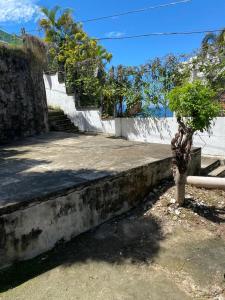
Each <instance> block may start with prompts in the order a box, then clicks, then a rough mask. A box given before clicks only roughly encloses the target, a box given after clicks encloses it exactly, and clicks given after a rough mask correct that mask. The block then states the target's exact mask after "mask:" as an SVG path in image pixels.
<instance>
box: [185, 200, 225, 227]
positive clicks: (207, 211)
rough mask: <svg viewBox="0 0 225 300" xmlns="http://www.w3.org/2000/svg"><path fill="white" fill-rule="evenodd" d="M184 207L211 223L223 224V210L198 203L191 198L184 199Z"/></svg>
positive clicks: (224, 216)
mask: <svg viewBox="0 0 225 300" xmlns="http://www.w3.org/2000/svg"><path fill="white" fill-rule="evenodd" d="M184 207H185V208H187V209H190V210H192V211H193V212H194V213H196V214H198V215H199V216H201V217H203V218H205V219H207V220H209V221H211V222H213V223H218V224H220V223H225V208H219V207H216V206H215V205H205V204H202V203H198V202H196V201H195V200H194V199H193V198H186V199H185V203H184Z"/></svg>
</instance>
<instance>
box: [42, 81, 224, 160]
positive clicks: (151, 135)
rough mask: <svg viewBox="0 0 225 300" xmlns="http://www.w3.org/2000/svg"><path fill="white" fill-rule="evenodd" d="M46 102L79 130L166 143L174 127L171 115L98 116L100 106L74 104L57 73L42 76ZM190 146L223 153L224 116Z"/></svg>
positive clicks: (174, 129)
mask: <svg viewBox="0 0 225 300" xmlns="http://www.w3.org/2000/svg"><path fill="white" fill-rule="evenodd" d="M44 79H45V86H46V93H47V101H48V104H49V105H52V106H58V107H60V108H61V109H62V110H63V111H64V112H65V113H66V114H67V115H68V117H69V118H70V119H71V120H72V122H73V123H74V124H75V125H76V126H78V127H79V129H80V130H81V131H92V132H102V133H105V134H110V135H115V136H120V137H124V138H126V139H128V140H131V141H140V142H150V143H163V144H170V141H171V138H172V137H173V136H174V135H175V133H176V130H177V122H176V119H175V118H162V119H156V118H155V119H153V118H118V119H112V120H102V119H101V112H100V110H82V111H78V110H76V108H75V101H74V97H73V96H68V95H67V94H66V89H65V85H64V84H60V83H59V82H58V77H57V76H56V75H53V76H47V75H45V76H44ZM194 146H195V147H201V148H202V154H203V155H212V156H213V155H216V156H221V157H225V117H221V118H217V119H216V120H215V125H214V126H213V128H212V130H211V132H209V133H208V132H204V133H198V134H196V135H195V137H194Z"/></svg>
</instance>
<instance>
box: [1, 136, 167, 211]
mask: <svg viewBox="0 0 225 300" xmlns="http://www.w3.org/2000/svg"><path fill="white" fill-rule="evenodd" d="M170 156H171V151H170V146H168V145H159V144H144V143H138V142H130V141H126V140H123V139H117V138H112V137H105V136H102V135H96V136H93V135H84V134H70V133H62V132H50V133H48V134H44V135H40V136H37V137H31V138H26V139H24V140H23V141H18V142H15V143H13V144H10V145H5V146H1V147H0V212H1V211H5V209H6V208H9V207H18V206H19V205H20V203H23V202H25V201H32V199H35V198H37V196H38V197H44V196H46V195H47V194H50V193H56V192H57V191H60V190H63V189H65V188H69V187H74V186H76V185H79V184H83V183H86V182H87V183H88V182H89V181H90V180H94V179H98V178H101V177H105V176H107V175H113V174H116V173H118V172H122V171H126V170H128V169H131V168H133V167H137V166H141V165H146V164H148V163H151V162H153V161H157V160H161V159H165V158H168V157H170Z"/></svg>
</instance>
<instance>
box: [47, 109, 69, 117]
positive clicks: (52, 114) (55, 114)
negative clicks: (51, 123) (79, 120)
mask: <svg viewBox="0 0 225 300" xmlns="http://www.w3.org/2000/svg"><path fill="white" fill-rule="evenodd" d="M48 116H49V117H50V118H51V117H60V116H65V114H64V112H63V111H61V110H59V111H58V110H56V111H53V110H49V111H48Z"/></svg>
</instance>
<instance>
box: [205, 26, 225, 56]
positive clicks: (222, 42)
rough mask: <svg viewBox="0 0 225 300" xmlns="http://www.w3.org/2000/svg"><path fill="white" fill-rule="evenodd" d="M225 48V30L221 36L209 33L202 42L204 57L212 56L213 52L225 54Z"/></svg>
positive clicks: (221, 32)
mask: <svg viewBox="0 0 225 300" xmlns="http://www.w3.org/2000/svg"><path fill="white" fill-rule="evenodd" d="M224 47H225V28H224V29H223V30H221V31H220V33H219V34H216V33H208V34H206V36H205V37H204V39H203V40H202V46H201V49H202V53H203V55H204V56H206V55H207V54H210V52H211V51H213V52H216V53H221V52H224Z"/></svg>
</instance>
